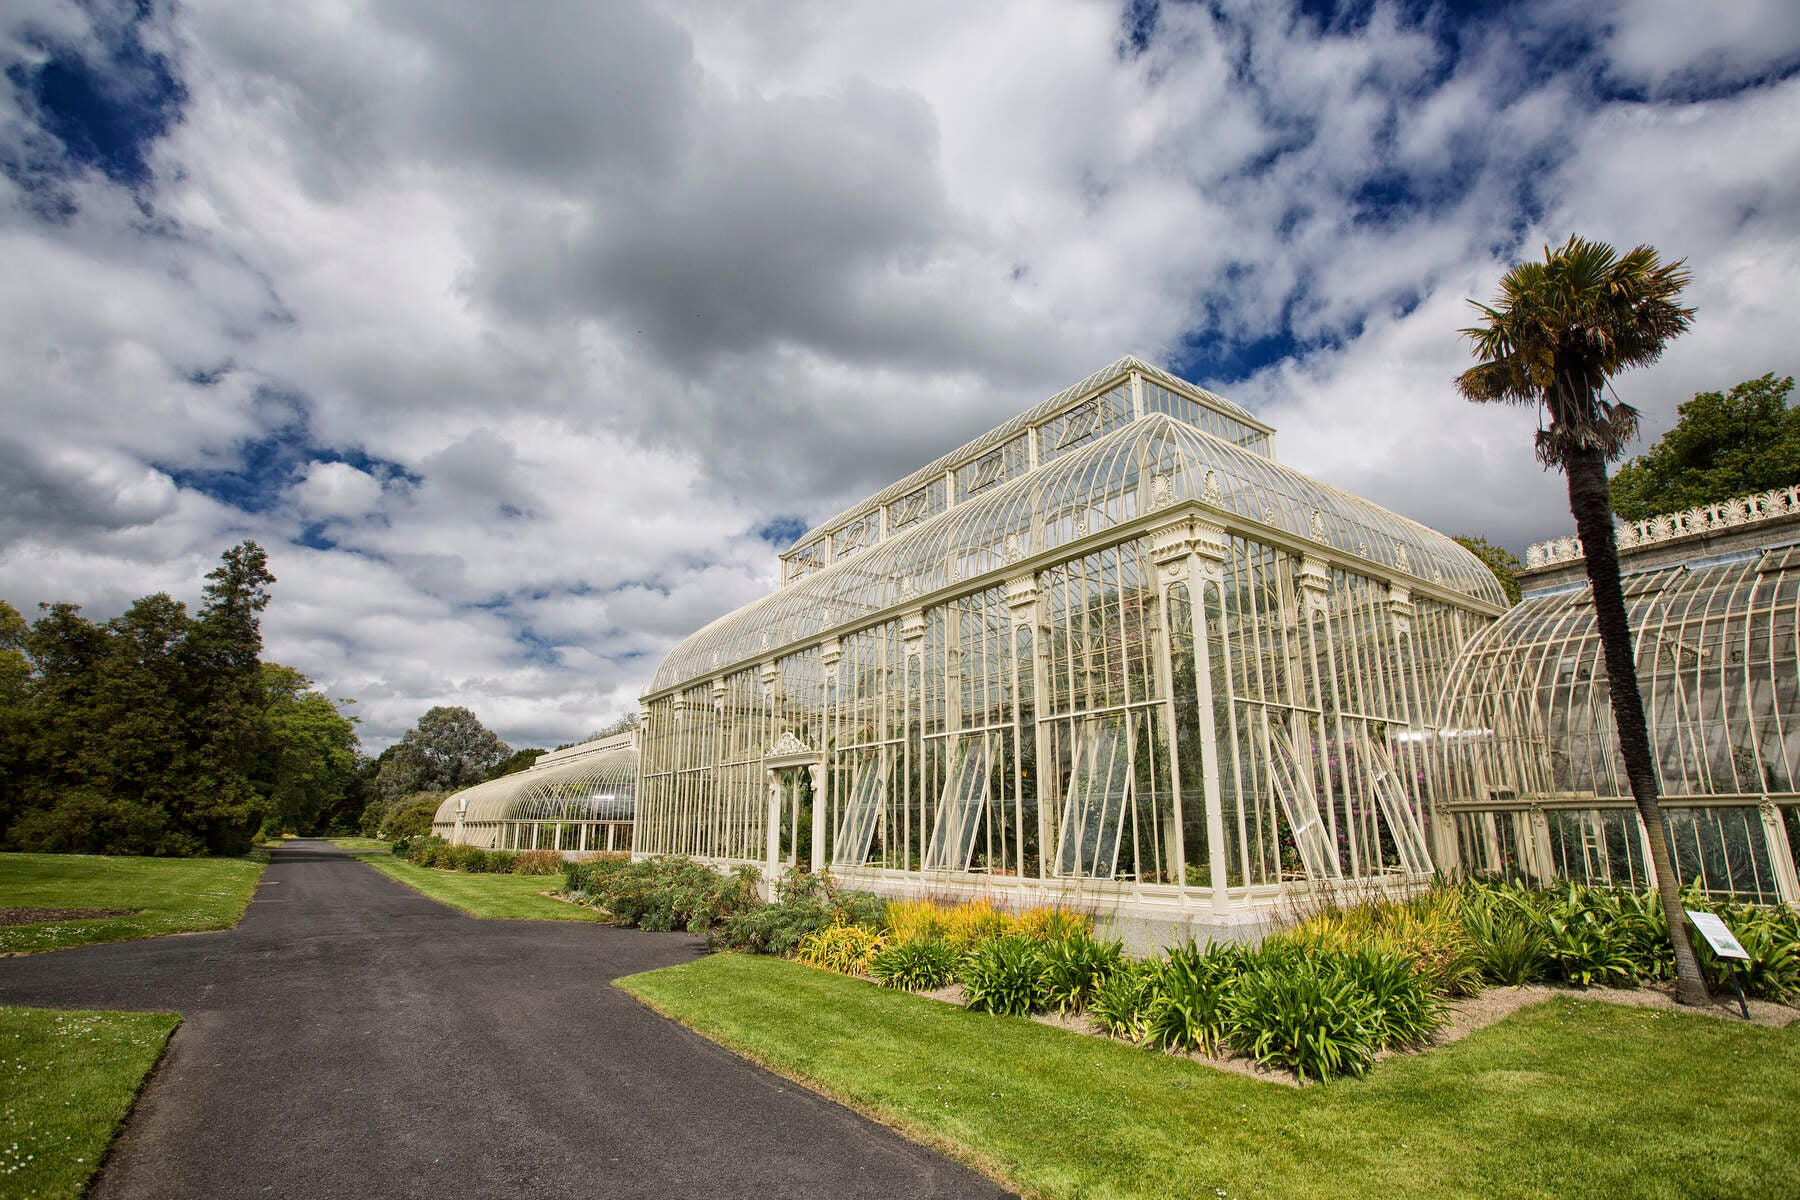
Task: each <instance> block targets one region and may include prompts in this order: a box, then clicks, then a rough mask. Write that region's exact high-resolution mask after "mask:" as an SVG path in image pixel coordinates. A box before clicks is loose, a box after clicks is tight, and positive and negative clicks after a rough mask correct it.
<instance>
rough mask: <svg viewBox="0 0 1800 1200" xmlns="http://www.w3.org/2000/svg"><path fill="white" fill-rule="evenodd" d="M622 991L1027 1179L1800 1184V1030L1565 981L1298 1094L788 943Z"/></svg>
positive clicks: (1083, 1183)
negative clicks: (1554, 994)
mask: <svg viewBox="0 0 1800 1200" xmlns="http://www.w3.org/2000/svg"><path fill="white" fill-rule="evenodd" d="M618 986H620V987H621V988H623V989H624V990H626V991H627V992H629V993H631V994H632V995H634V996H636V997H638V998H639V999H640V1000H642V1001H644V1002H645V1003H647V1004H649V1005H650V1006H651V1007H652V1008H654V1009H656V1010H657V1011H659V1012H661V1013H664V1014H665V1015H667V1016H670V1017H673V1018H674V1019H675V1020H678V1021H680V1022H682V1023H683V1024H685V1025H688V1026H689V1027H691V1028H693V1029H695V1030H696V1031H698V1032H699V1033H701V1034H704V1035H705V1036H707V1037H709V1038H712V1039H713V1040H715V1041H718V1042H721V1043H723V1044H724V1045H726V1046H728V1047H730V1048H731V1049H733V1050H736V1051H737V1052H739V1053H741V1054H744V1055H746V1056H748V1057H750V1058H752V1059H754V1060H755V1061H757V1062H760V1063H762V1064H764V1065H765V1066H768V1067H770V1068H771V1069H773V1070H775V1071H777V1072H779V1073H780V1074H783V1075H786V1076H788V1077H790V1078H793V1079H797V1080H800V1081H801V1082H804V1083H806V1084H808V1085H810V1086H812V1087H815V1088H817V1089H818V1090H820V1091H822V1092H824V1093H825V1094H827V1095H829V1096H832V1097H834V1098H836V1099H838V1100H841V1101H844V1102H846V1103H848V1104H850V1105H852V1106H853V1107H855V1108H857V1109H860V1110H862V1111H864V1112H866V1113H869V1114H870V1115H872V1116H874V1117H875V1118H877V1119H878V1120H881V1121H883V1122H885V1123H887V1124H889V1125H893V1126H895V1127H897V1128H899V1129H901V1130H903V1131H904V1132H906V1133H908V1134H909V1135H911V1136H913V1137H915V1138H917V1139H918V1140H921V1141H924V1142H927V1143H930V1144H932V1145H936V1146H940V1147H942V1148H943V1149H945V1150H946V1151H948V1152H949V1153H950V1154H952V1155H954V1156H955V1157H957V1158H960V1159H962V1160H963V1161H965V1162H968V1163H971V1164H973V1165H975V1166H977V1167H979V1168H981V1169H983V1170H986V1171H987V1172H988V1173H990V1174H992V1175H994V1176H995V1177H997V1178H999V1179H1001V1180H1003V1181H1005V1182H1006V1183H1008V1184H1009V1185H1010V1186H1012V1187H1015V1188H1017V1189H1019V1190H1020V1191H1022V1192H1023V1193H1024V1194H1026V1195H1028V1196H1068V1197H1074V1196H1080V1197H1123V1196H1204V1197H1225V1196H1230V1197H1252V1196H1259V1197H1260V1196H1271V1197H1334V1198H1335V1197H1363V1196H1367V1197H1381V1198H1383V1200H1391V1198H1392V1197H1395V1196H1430V1197H1446V1196H1468V1197H1511V1196H1518V1197H1563V1196H1605V1197H1609V1198H1615V1197H1640V1196H1641V1197H1678V1196H1692V1197H1706V1198H1708V1200H1724V1198H1727V1197H1740V1196H1741V1197H1757V1198H1763V1197H1769V1196H1796V1195H1800V1127H1797V1126H1796V1125H1795V1124H1794V1122H1793V1120H1792V1113H1793V1112H1794V1110H1795V1106H1796V1105H1800V1028H1796V1029H1783V1030H1772V1029H1765V1028H1761V1027H1757V1026H1743V1025H1736V1024H1733V1023H1731V1022H1728V1021H1722V1020H1719V1019H1717V1018H1713V1017H1701V1016H1690V1015H1687V1014H1675V1013H1668V1012H1659V1011H1655V1010H1649V1009H1628V1008H1622V1007H1618V1006H1614V1005H1607V1004H1600V1003H1595V1002H1581V1001H1571V1000H1562V999H1558V1000H1554V1001H1552V1002H1550V1003H1548V1004H1541V1005H1536V1006H1534V1007H1531V1008H1528V1009H1525V1010H1523V1011H1522V1012H1519V1013H1516V1014H1514V1015H1513V1016H1511V1017H1508V1018H1507V1019H1505V1020H1504V1021H1501V1022H1500V1023H1498V1024H1496V1025H1493V1026H1490V1027H1489V1028H1487V1029H1484V1030H1481V1031H1479V1032H1477V1033H1475V1034H1473V1035H1472V1036H1470V1037H1468V1038H1466V1039H1465V1040H1463V1041H1461V1042H1458V1043H1456V1044H1454V1045H1450V1046H1446V1047H1443V1048H1442V1049H1438V1050H1433V1051H1431V1052H1429V1053H1426V1054H1422V1055H1416V1056H1406V1057H1403V1058H1396V1059H1392V1060H1389V1061H1387V1062H1383V1063H1381V1064H1380V1065H1378V1066H1377V1067H1376V1068H1375V1071H1374V1073H1373V1074H1371V1075H1370V1076H1369V1077H1368V1078H1367V1079H1363V1080H1341V1081H1338V1082H1334V1083H1331V1084H1327V1085H1323V1086H1314V1087H1309V1088H1305V1089H1295V1088H1291V1087H1286V1086H1282V1085H1280V1084H1274V1083H1267V1082H1263V1081H1261V1080H1256V1079H1249V1078H1245V1077H1243V1076H1239V1075H1235V1074H1230V1073H1227V1072H1224V1071H1219V1070H1215V1069H1213V1068H1211V1067H1208V1066H1205V1065H1203V1064H1200V1063H1196V1062H1192V1061H1188V1060H1186V1059H1180V1058H1172V1057H1169V1056H1166V1055H1162V1054H1156V1053H1152V1052H1149V1051H1146V1050H1141V1049H1135V1048H1132V1047H1130V1046H1126V1045H1124V1044H1122V1043H1118V1042H1112V1041H1108V1040H1105V1039H1101V1038H1093V1037H1086V1036H1082V1035H1079V1034H1073V1033H1067V1032H1065V1031H1063V1030H1060V1029H1054V1028H1051V1027H1049V1026H1045V1025H1042V1024H1039V1023H1037V1022H1034V1021H1028V1020H1025V1019H1023V1018H1008V1017H988V1016H983V1015H980V1014H977V1013H971V1012H968V1011H966V1010H964V1009H960V1008H955V1007H952V1006H950V1005H947V1004H943V1003H940V1002H938V1001H934V1000H926V999H923V998H921V997H917V996H911V995H907V994H904V993H900V992H893V991H887V990H884V989H882V988H878V987H876V986H874V985H873V984H870V983H867V982H865V981H862V980H858V979H852V978H849V977H847V976H843V975H836V974H833V973H831V972H828V971H821V970H816V969H814V968H811V967H805V966H801V965H799V964H797V963H793V962H788V961H784V960H781V959H775V958H761V957H751V956H747V955H736V954H720V955H714V956H713V957H711V958H707V959H702V960H701V961H699V962H696V963H692V964H688V965H684V966H680V967H673V968H669V969H667V970H662V971H655V972H651V973H648V974H644V975H634V976H631V977H630V978H628V979H624V980H621V981H619V984H618Z"/></svg>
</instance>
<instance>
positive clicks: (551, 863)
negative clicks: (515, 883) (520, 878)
mask: <svg viewBox="0 0 1800 1200" xmlns="http://www.w3.org/2000/svg"><path fill="white" fill-rule="evenodd" d="M512 873H513V874H514V875H561V874H562V873H563V856H562V854H561V853H560V852H558V851H556V850H520V851H519V852H518V853H517V854H515V855H514V856H513V861H512Z"/></svg>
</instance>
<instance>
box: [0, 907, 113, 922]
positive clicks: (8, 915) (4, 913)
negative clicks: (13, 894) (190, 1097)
mask: <svg viewBox="0 0 1800 1200" xmlns="http://www.w3.org/2000/svg"><path fill="white" fill-rule="evenodd" d="M143 911H144V910H143V909H141V908H0V925H42V924H44V923H45V922H47V921H91V920H94V919H96V918H99V917H133V916H136V915H137V914H138V913H141V912H143Z"/></svg>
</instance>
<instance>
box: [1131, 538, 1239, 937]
mask: <svg viewBox="0 0 1800 1200" xmlns="http://www.w3.org/2000/svg"><path fill="white" fill-rule="evenodd" d="M1226 544H1227V543H1226V534H1225V527H1224V526H1222V525H1219V524H1216V523H1214V522H1212V521H1207V520H1203V519H1201V518H1199V517H1182V518H1179V519H1177V520H1175V521H1172V522H1170V523H1169V524H1167V525H1164V526H1162V527H1160V528H1158V529H1153V530H1151V531H1150V557H1151V559H1152V560H1153V561H1155V563H1156V564H1157V566H1158V567H1159V568H1160V569H1161V576H1162V577H1161V579H1160V580H1159V582H1158V588H1157V592H1158V599H1159V601H1160V603H1161V604H1162V606H1163V611H1164V612H1165V613H1167V612H1168V611H1169V587H1170V585H1172V584H1176V583H1180V584H1183V585H1184V586H1185V587H1186V588H1187V593H1188V614H1189V620H1190V622H1191V625H1192V634H1193V640H1194V694H1195V697H1196V699H1197V701H1198V704H1199V714H1198V715H1199V728H1200V762H1199V763H1198V764H1197V765H1198V767H1199V770H1200V776H1201V783H1202V787H1203V789H1204V791H1205V795H1206V849H1207V866H1208V869H1209V872H1210V874H1211V875H1212V883H1211V888H1210V895H1211V900H1212V907H1213V911H1215V912H1225V911H1227V910H1228V909H1229V908H1230V907H1231V895H1230V892H1229V890H1228V888H1227V884H1226V879H1227V870H1226V858H1225V810H1224V803H1223V799H1222V795H1221V788H1220V785H1219V740H1218V722H1219V721H1220V720H1222V719H1223V714H1218V713H1215V712H1214V711H1213V689H1212V660H1211V657H1210V653H1211V652H1210V650H1209V648H1208V645H1207V626H1206V592H1205V589H1206V588H1207V587H1211V588H1213V589H1214V591H1215V593H1218V594H1221V595H1222V594H1223V593H1222V588H1223V585H1224V578H1225V548H1226ZM1219 612H1220V614H1221V615H1222V614H1223V613H1224V605H1223V604H1221V605H1220V606H1219ZM1219 632H1220V635H1221V638H1222V636H1223V630H1220V631H1219ZM1171 678H1173V664H1171ZM1172 690H1173V688H1171V691H1172ZM1170 733H1171V735H1173V733H1174V731H1173V730H1171V731H1170ZM1174 741H1175V739H1174V738H1173V736H1171V738H1170V753H1171V756H1172V757H1174V756H1175V755H1176V753H1177V752H1176V750H1175V748H1174ZM1187 769H1189V768H1187V767H1183V766H1181V765H1180V764H1179V761H1177V765H1176V770H1177V772H1181V771H1184V770H1187ZM1180 804H1181V789H1180V788H1177V789H1176V805H1177V808H1178V809H1179V806H1180ZM1185 823H1186V814H1185V813H1182V814H1180V816H1179V818H1178V819H1177V820H1176V822H1175V833H1176V850H1175V852H1176V855H1177V856H1178V857H1179V858H1180V859H1181V864H1182V869H1181V873H1180V875H1179V876H1178V879H1179V886H1180V887H1181V888H1183V889H1184V890H1185V889H1186V886H1187V845H1186V837H1185V834H1184V833H1183V830H1182V826H1183V825H1184V824H1185Z"/></svg>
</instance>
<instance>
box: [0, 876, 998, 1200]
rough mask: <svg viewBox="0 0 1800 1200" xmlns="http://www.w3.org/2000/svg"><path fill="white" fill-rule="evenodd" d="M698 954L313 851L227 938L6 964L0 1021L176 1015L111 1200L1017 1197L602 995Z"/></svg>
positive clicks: (127, 945) (114, 1172) (122, 1145)
mask: <svg viewBox="0 0 1800 1200" xmlns="http://www.w3.org/2000/svg"><path fill="white" fill-rule="evenodd" d="M699 953H700V947H699V943H698V942H697V940H696V939H694V938H691V937H686V936H682V935H675V934H647V933H641V932H638V931H635V930H618V929H611V928H608V927H606V926H602V925H588V924H574V923H566V922H560V921H483V920H476V919H474V918H472V917H466V916H464V915H463V914H461V913H459V912H457V911H455V910H454V909H450V908H446V907H444V906H443V905H440V904H438V903H436V902H435V901H431V900H427V899H425V898H424V897H423V896H420V895H418V894H417V893H415V892H413V891H412V890H410V889H408V888H405V887H403V886H401V885H400V884H398V883H395V882H394V881H392V880H390V879H388V878H387V877H386V876H384V875H381V874H380V873H378V872H376V871H375V870H373V869H371V868H369V867H367V866H364V865H363V864H361V863H358V862H356V861H355V860H354V859H352V858H350V857H349V856H348V855H346V854H344V853H342V852H341V851H339V850H337V849H336V848H335V847H333V846H331V845H330V844H329V843H327V842H317V841H300V842H291V843H289V844H288V845H287V846H285V847H283V848H281V849H279V850H277V851H276V852H275V859H274V862H273V864H272V865H271V866H270V867H269V869H268V870H267V872H266V873H265V874H264V876H263V881H262V884H261V886H260V887H258V889H257V891H256V896H255V899H254V900H253V901H252V903H251V905H250V908H249V910H248V911H247V912H246V913H245V914H244V919H243V921H242V922H240V923H239V925H238V927H237V928H236V929H234V930H228V931H223V932H219V933H202V934H186V935H178V936H172V937H163V938H153V939H150V940H147V941H137V942H115V943H113V944H111V945H104V946H87V947H82V948H80V949H74V950H59V951H55V952H52V953H48V954H36V955H30V956H27V957H22V958H11V959H0V1003H7V1004H36V1005H47V1006H56V1007H70V1008H129V1009H173V1010H175V1011H177V1012H180V1013H181V1014H182V1015H183V1017H184V1018H185V1022H184V1024H183V1025H182V1027H181V1030H180V1031H179V1032H178V1033H177V1034H176V1036H175V1039H174V1041H173V1042H172V1043H171V1044H170V1048H169V1053H168V1055H167V1057H165V1058H164V1060H163V1065H162V1067H161V1069H160V1070H159V1071H158V1072H157V1074H156V1076H155V1078H154V1079H153V1081H152V1082H151V1085H150V1086H149V1087H148V1088H147V1089H146V1090H145V1092H144V1094H143V1095H142V1096H141V1097H140V1098H139V1101H138V1105H137V1108H136V1109H135V1110H134V1111H133V1113H132V1116H131V1119H130V1120H129V1121H128V1122H127V1124H126V1127H125V1132H124V1134H123V1135H122V1136H121V1138H120V1141H119V1142H118V1144H117V1145H116V1146H115V1147H114V1150H113V1153H112V1155H111V1157H110V1158H109V1160H108V1163H107V1166H106V1169H105V1171H104V1172H103V1173H102V1175H101V1178H100V1182H99V1186H98V1187H97V1188H96V1189H95V1191H94V1193H93V1195H94V1196H95V1197H96V1200H127V1198H129V1200H139V1198H142V1200H149V1198H152V1197H154V1198H157V1200H165V1198H168V1197H182V1198H184V1200H202V1198H206V1197H221V1198H223V1197H230V1198H231V1200H243V1198H255V1197H307V1198H310V1197H331V1198H333V1200H337V1198H348V1197H361V1196H367V1197H381V1198H383V1200H392V1198H395V1197H421V1198H423V1197H430V1198H431V1200H478V1198H481V1197H507V1198H508V1200H552V1198H557V1197H576V1196H580V1197H596V1196H606V1197H621V1196H669V1197H680V1198H683V1200H687V1198H691V1197H699V1196H750V1195H757V1196H762V1197H788V1196H832V1197H842V1196H894V1197H907V1198H908V1200H920V1198H923V1197H930V1196H995V1195H1000V1194H1001V1193H1000V1191H999V1189H998V1188H997V1187H996V1186H995V1185H994V1184H993V1183H992V1182H991V1181H989V1180H987V1179H985V1178H983V1177H982V1176H980V1175H977V1174H974V1173H972V1172H970V1171H968V1170H966V1169H964V1168H962V1167H960V1166H958V1165H956V1164H954V1163H951V1162H949V1161H947V1160H945V1159H943V1158H942V1157H940V1156H938V1155H936V1154H933V1153H931V1152H930V1151H927V1150H925V1149H923V1148H921V1147H918V1146H915V1145H913V1144H912V1143H909V1142H907V1141H905V1140H903V1139H902V1138H900V1137H898V1136H896V1135H895V1134H893V1133H891V1132H889V1131H888V1130H886V1129H884V1128H883V1127H881V1126H879V1125H876V1124H874V1123H873V1122H870V1121H867V1120H864V1119H863V1118H862V1117H859V1116H857V1115H856V1114H855V1113H852V1112H850V1111H848V1110H847V1109H844V1108H841V1107H839V1106H838V1105H835V1104H831V1103H829V1102H827V1101H825V1100H822V1099H820V1098H819V1097H817V1096H814V1095H813V1094H812V1093H810V1092H807V1091H805V1090H804V1089H802V1088H798V1087H796V1086H794V1085H793V1084H791V1083H788V1082H787V1081H785V1080H782V1079H780V1078H777V1077H776V1076H773V1075H770V1074H768V1073H767V1072H764V1071H761V1070H759V1069H757V1068H755V1067H753V1066H750V1065H749V1064H747V1063H745V1062H743V1061H742V1060H741V1059H738V1058H736V1057H735V1056H733V1055H731V1054H730V1053H728V1052H726V1051H725V1050H722V1049H720V1048H719V1047H717V1046H715V1045H713V1044H712V1043H710V1042H708V1041H706V1040H704V1039H703V1038H700V1037H697V1036H695V1035H694V1034H691V1033H689V1032H688V1031H687V1030H685V1029H683V1028H681V1027H680V1026H677V1025H675V1024H673V1023H671V1022H668V1021H665V1020H663V1019H662V1018H661V1017H658V1016H656V1015H655V1014H654V1013H651V1012H650V1011H649V1010H647V1009H645V1008H643V1007H642V1006H640V1005H639V1004H638V1003H637V1002H636V1001H634V1000H632V999H631V998H630V997H629V996H626V995H625V994H624V993H622V992H620V991H618V990H617V989H616V988H613V987H610V986H608V982H609V981H610V980H612V979H613V978H615V977H617V976H620V975H628V974H631V973H632V972H635V971H645V970H650V969H652V968H655V967H662V966H669V965H672V964H674V963H679V962H685V961H688V960H689V959H692V958H694V957H696V956H697V955H698V954H699Z"/></svg>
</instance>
